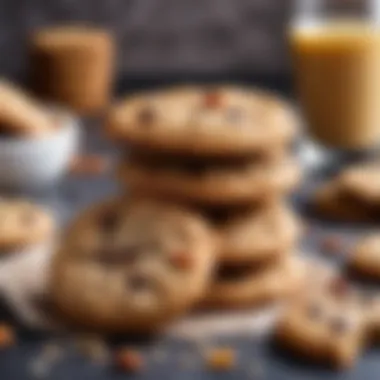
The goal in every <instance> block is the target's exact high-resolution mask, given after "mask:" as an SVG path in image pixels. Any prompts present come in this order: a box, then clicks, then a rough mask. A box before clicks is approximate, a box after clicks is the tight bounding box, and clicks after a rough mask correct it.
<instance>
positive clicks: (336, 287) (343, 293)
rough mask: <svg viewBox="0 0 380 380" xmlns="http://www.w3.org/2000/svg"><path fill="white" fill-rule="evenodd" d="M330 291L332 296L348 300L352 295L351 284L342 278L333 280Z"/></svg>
mask: <svg viewBox="0 0 380 380" xmlns="http://www.w3.org/2000/svg"><path fill="white" fill-rule="evenodd" d="M329 289H330V292H331V294H332V295H333V296H335V297H338V298H346V297H347V296H349V295H350V294H351V287H350V284H349V283H348V282H347V281H346V280H345V279H344V278H342V277H337V278H335V279H333V280H332V281H331V283H330V286H329Z"/></svg>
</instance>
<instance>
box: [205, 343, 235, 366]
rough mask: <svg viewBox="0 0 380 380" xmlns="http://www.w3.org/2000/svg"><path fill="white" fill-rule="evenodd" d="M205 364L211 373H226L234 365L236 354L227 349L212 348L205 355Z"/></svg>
mask: <svg viewBox="0 0 380 380" xmlns="http://www.w3.org/2000/svg"><path fill="white" fill-rule="evenodd" d="M206 363H207V368H209V369H211V370H213V371H228V370H231V369H233V368H234V367H235V365H236V353H235V351H234V350H233V349H231V348H228V347H222V348H213V349H211V350H209V351H208V352H207V353H206Z"/></svg>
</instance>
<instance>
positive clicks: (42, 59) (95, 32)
mask: <svg viewBox="0 0 380 380" xmlns="http://www.w3.org/2000/svg"><path fill="white" fill-rule="evenodd" d="M114 55H115V47H114V42H113V37H112V35H111V34H110V33H109V32H108V31H106V30H103V29H99V28H93V27H85V26H79V25H70V26H59V27H48V28H44V29H41V30H38V31H37V32H36V33H34V34H33V35H32V37H31V40H30V67H31V73H30V76H31V82H32V84H33V87H34V89H35V91H36V92H37V93H38V94H39V95H40V96H42V97H43V98H46V99H48V100H49V101H53V102H55V103H60V104H62V105H65V106H66V107H69V108H72V109H73V110H75V111H76V112H78V113H81V114H86V115H92V114H98V113H99V112H101V111H103V110H104V109H105V107H107V106H108V104H109V102H110V92H111V87H112V82H113V71H114Z"/></svg>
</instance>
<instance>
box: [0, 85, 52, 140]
mask: <svg viewBox="0 0 380 380" xmlns="http://www.w3.org/2000/svg"><path fill="white" fill-rule="evenodd" d="M55 127H56V126H55V124H54V120H53V118H52V116H51V115H50V114H49V113H48V112H47V111H46V109H44V108H43V107H42V106H41V105H40V104H38V103H37V102H36V101H35V100H34V99H33V98H32V97H30V96H29V95H28V94H26V93H25V92H24V91H22V90H21V89H20V88H17V87H16V86H14V85H12V84H10V83H9V82H6V81H4V80H2V81H0V135H3V136H9V137H14V136H16V137H39V136H42V135H44V134H47V133H49V132H51V131H52V130H53V129H54V128H55Z"/></svg>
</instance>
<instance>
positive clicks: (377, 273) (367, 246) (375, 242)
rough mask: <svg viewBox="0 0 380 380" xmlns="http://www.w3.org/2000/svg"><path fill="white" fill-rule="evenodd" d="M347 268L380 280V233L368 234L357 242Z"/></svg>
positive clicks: (350, 271)
mask: <svg viewBox="0 0 380 380" xmlns="http://www.w3.org/2000/svg"><path fill="white" fill-rule="evenodd" d="M347 270H348V271H349V273H351V274H354V275H358V276H360V277H363V278H368V279H370V280H377V281H378V280H380V235H376V234H373V235H370V236H366V237H364V238H362V239H360V240H359V242H358V243H356V245H355V248H354V250H353V252H352V255H351V256H350V258H349V259H348V262H347Z"/></svg>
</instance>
